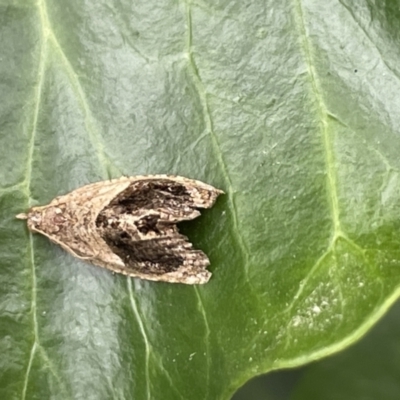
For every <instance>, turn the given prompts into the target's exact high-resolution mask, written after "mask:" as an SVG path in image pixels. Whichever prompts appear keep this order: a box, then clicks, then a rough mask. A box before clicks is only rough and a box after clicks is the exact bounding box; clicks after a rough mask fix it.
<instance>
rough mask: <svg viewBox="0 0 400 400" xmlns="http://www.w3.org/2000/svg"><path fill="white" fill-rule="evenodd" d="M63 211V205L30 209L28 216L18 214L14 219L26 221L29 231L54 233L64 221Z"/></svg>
mask: <svg viewBox="0 0 400 400" xmlns="http://www.w3.org/2000/svg"><path fill="white" fill-rule="evenodd" d="M64 210H65V208H64V207H63V205H57V206H45V207H32V208H31V209H30V210H29V212H28V214H18V215H17V216H16V218H18V219H27V220H28V221H27V222H28V228H29V229H30V230H31V231H37V232H48V233H56V232H58V231H59V230H60V229H61V227H62V226H63V225H64V223H65V221H66V218H65V216H64Z"/></svg>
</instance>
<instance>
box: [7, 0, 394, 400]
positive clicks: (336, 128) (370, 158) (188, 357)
mask: <svg viewBox="0 0 400 400" xmlns="http://www.w3.org/2000/svg"><path fill="white" fill-rule="evenodd" d="M399 22H400V12H399V2H398V1H382V2H376V4H375V3H374V2H370V1H359V2H357V3H355V2H352V1H350V0H348V1H344V0H342V1H329V2H324V3H321V2H318V1H316V0H314V1H311V0H296V1H290V2H289V1H280V2H276V1H272V0H271V1H266V0H253V1H242V0H240V1H239V0H238V1H232V0H229V1H190V0H186V1H175V0H168V1H167V0H166V1H153V0H146V1H135V2H132V1H129V0H119V1H105V0H104V1H94V0H88V1H85V2H83V1H80V0H70V1H68V2H65V1H61V0H58V1H46V0H37V1H33V0H31V1H30V0H13V1H12V0H0V42H1V50H0V93H1V96H0V160H1V169H0V185H1V187H0V252H1V265H0V267H1V268H0V273H1V285H0V354H2V357H1V361H0V363H1V364H0V397H1V398H7V399H14V398H18V399H22V400H24V399H43V398H52V399H63V400H64V399H85V400H89V399H96V400H97V399H109V398H113V399H130V398H138V399H161V398H162V399H176V398H182V399H227V398H229V397H230V396H231V395H232V393H233V392H234V391H235V390H236V389H237V388H238V387H239V386H240V385H242V384H243V383H244V382H245V381H246V380H247V379H249V378H251V377H252V376H254V375H256V374H261V373H265V372H268V371H271V370H276V369H280V368H288V367H294V366H299V365H303V364H304V363H307V362H309V361H312V360H317V359H319V358H320V357H322V356H325V355H328V354H331V353H333V352H335V351H338V350H341V349H343V348H344V347H346V346H347V345H349V344H351V343H353V342H354V341H356V340H357V339H358V338H359V337H360V336H361V335H363V334H364V333H365V332H366V331H367V330H368V329H369V328H370V327H371V326H372V325H373V324H374V323H375V322H376V321H377V320H378V319H379V317H380V316H382V315H383V314H384V313H385V312H386V310H387V309H388V307H389V306H390V305H391V304H392V303H393V302H394V301H395V299H396V298H397V297H398V293H399V284H400V271H399V268H400V258H399V255H400V252H399V244H400V224H399V217H398V216H399V211H400V185H399V167H400V159H399V156H398V155H399V145H400V136H399V129H398V126H399V122H400V113H399V109H400V100H399V95H398V94H399V93H400V79H399V77H400V70H399V65H400V62H399V59H400V46H399V43H400V37H399V35H400V31H399V30H398V26H399ZM156 173H168V174H178V175H183V176H187V177H190V178H195V179H200V180H202V181H204V182H207V183H209V184H212V185H214V186H216V187H218V188H221V189H223V190H224V191H225V192H226V195H225V196H223V197H221V198H220V199H219V200H218V202H217V204H216V206H215V207H214V208H213V209H211V210H209V211H207V212H204V213H203V216H202V217H201V218H199V219H198V220H196V221H193V223H191V224H189V225H186V226H185V233H186V234H187V235H189V237H190V239H191V240H192V241H193V243H194V244H195V246H196V247H198V248H201V249H203V250H204V251H205V252H206V253H207V254H208V255H209V257H210V260H211V267H210V269H211V271H212V272H213V277H212V279H211V281H210V283H208V284H207V285H205V286H201V287H188V286H183V285H171V284H163V283H154V282H145V281H140V280H129V279H127V278H126V277H123V276H113V275H112V274H110V273H109V272H108V271H106V270H102V269H100V268H96V267H92V266H89V265H87V264H86V263H83V262H79V261H78V260H76V259H74V258H73V257H71V256H70V255H68V254H66V253H65V252H64V251H62V250H61V249H60V248H58V247H57V246H55V245H53V244H51V243H50V242H49V241H48V240H46V239H45V238H43V237H39V236H37V235H29V233H28V231H27V229H26V227H25V224H24V222H23V221H18V220H16V219H15V218H14V215H15V214H17V213H19V212H23V211H26V210H27V209H28V208H29V207H30V206H32V205H37V204H46V203H47V202H49V201H50V200H51V199H52V198H54V197H55V196H57V195H60V194H65V193H67V192H69V191H71V190H73V189H75V188H77V187H79V186H82V185H84V184H87V183H90V182H94V181H98V180H104V179H109V178H111V177H118V176H121V175H138V174H156ZM304 391H305V392H304V393H306V389H304ZM299 393H300V396H301V393H302V392H299Z"/></svg>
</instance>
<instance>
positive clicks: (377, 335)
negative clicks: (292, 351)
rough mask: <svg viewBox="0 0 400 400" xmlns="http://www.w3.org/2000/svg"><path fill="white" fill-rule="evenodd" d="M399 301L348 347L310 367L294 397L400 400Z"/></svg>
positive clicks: (300, 398)
mask: <svg viewBox="0 0 400 400" xmlns="http://www.w3.org/2000/svg"><path fill="white" fill-rule="evenodd" d="M399 317H400V304H399V303H397V304H396V306H395V307H394V308H393V309H392V310H390V312H389V313H388V315H386V316H385V318H384V319H383V320H382V321H380V322H379V324H378V325H377V326H376V327H375V328H374V329H373V330H372V331H371V332H370V333H369V334H368V336H366V337H365V338H364V339H363V340H362V341H360V342H359V343H357V344H356V345H355V346H354V347H351V348H350V349H349V350H347V351H345V352H343V353H340V354H338V355H337V356H335V357H331V358H329V359H327V360H323V361H321V362H319V363H316V364H313V365H312V366H310V367H308V368H307V371H306V373H305V374H304V376H303V378H302V379H301V381H300V384H299V385H298V387H297V389H296V391H295V392H294V396H293V397H291V399H293V400H305V399H307V400H308V399H324V400H336V399H343V400H354V399H381V400H397V399H398V398H399V393H400V381H399V375H400V363H399V359H400V348H399V337H400V323H399V321H400V319H399Z"/></svg>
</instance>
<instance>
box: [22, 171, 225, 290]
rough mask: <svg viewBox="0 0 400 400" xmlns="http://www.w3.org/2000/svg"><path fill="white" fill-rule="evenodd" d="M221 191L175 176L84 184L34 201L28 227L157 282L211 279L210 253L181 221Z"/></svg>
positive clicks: (99, 262) (208, 204) (84, 255)
mask: <svg viewBox="0 0 400 400" xmlns="http://www.w3.org/2000/svg"><path fill="white" fill-rule="evenodd" d="M221 193H223V192H222V191H221V190H218V189H215V188H214V187H212V186H210V185H207V184H205V183H202V182H200V181H196V180H192V179H188V178H183V177H180V176H169V175H144V176H133V177H123V178H119V179H113V180H111V181H104V182H97V183H93V184H91V185H86V186H83V187H81V188H79V189H76V190H74V191H72V192H71V193H68V194H66V195H64V196H60V197H56V198H55V199H54V200H52V201H51V202H50V203H49V204H48V205H46V206H42V207H32V208H31V209H30V210H29V212H28V214H19V215H17V218H20V219H27V220H28V228H29V229H30V230H31V231H32V232H39V233H41V234H43V235H45V236H47V237H48V238H49V239H50V240H52V241H53V242H55V243H58V244H59V245H60V246H61V247H63V248H64V249H65V250H67V251H68V252H70V253H71V254H73V255H74V256H76V257H78V258H80V259H83V260H87V261H90V262H91V263H93V264H95V265H98V266H100V267H104V268H107V269H110V270H111V271H114V272H118V273H121V274H124V275H129V276H133V277H138V278H142V279H148V280H153V281H165V282H180V283H186V284H199V283H206V282H207V281H208V280H209V279H210V276H211V273H210V272H209V271H207V270H206V267H207V266H208V265H209V263H210V262H209V260H208V258H207V256H206V255H205V254H204V253H203V252H202V251H200V250H195V249H193V247H192V244H191V243H190V242H188V240H187V238H186V237H185V236H183V235H181V234H180V233H179V232H178V228H177V226H176V223H177V222H180V221H186V220H191V219H193V218H196V217H198V216H199V215H200V212H199V211H198V210H197V208H209V207H211V206H212V205H213V204H214V202H215V200H216V198H217V197H218V195H219V194H221Z"/></svg>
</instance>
